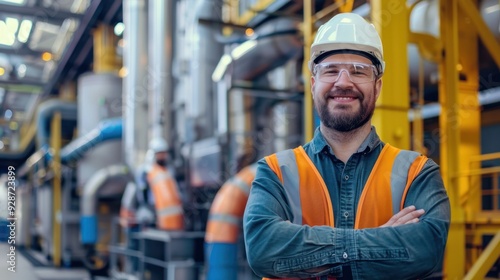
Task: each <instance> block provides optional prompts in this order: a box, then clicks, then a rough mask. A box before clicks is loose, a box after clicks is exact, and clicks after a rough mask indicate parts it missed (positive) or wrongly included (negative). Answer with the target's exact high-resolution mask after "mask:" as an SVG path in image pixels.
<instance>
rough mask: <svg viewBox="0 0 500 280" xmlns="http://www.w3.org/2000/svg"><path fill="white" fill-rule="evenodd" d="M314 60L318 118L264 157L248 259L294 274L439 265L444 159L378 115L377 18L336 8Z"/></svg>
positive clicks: (278, 274) (417, 273) (379, 272)
mask: <svg viewBox="0 0 500 280" xmlns="http://www.w3.org/2000/svg"><path fill="white" fill-rule="evenodd" d="M391 67H396V66H393V65H391ZM309 68H310V70H311V73H312V77H311V89H312V95H313V100H314V105H315V108H316V110H317V112H318V115H319V117H320V119H321V124H320V126H319V127H318V128H317V129H316V131H315V135H314V138H313V139H312V140H311V141H310V142H309V143H307V144H305V145H304V146H300V147H298V148H296V149H293V150H286V151H281V152H278V153H276V154H273V155H271V156H268V157H265V158H264V159H262V160H260V161H259V163H258V168H257V174H256V178H255V180H254V181H253V184H252V188H251V191H250V196H249V199H248V203H247V206H246V209H245V214H244V221H243V223H244V236H245V245H246V252H247V258H248V261H249V264H250V266H251V268H252V269H253V270H254V271H255V272H256V274H258V275H259V276H262V277H267V278H293V279H297V278H300V279H422V278H424V277H426V276H428V275H430V274H432V273H433V272H436V271H440V270H441V268H442V261H443V255H444V249H445V244H446V240H447V235H448V228H449V224H450V206H449V200H448V196H447V193H446V190H445V188H444V186H443V181H442V178H441V175H440V172H439V167H438V165H437V164H436V163H435V162H434V161H432V160H431V159H427V158H426V157H425V156H422V155H419V154H418V153H416V152H412V151H405V150H400V149H397V148H394V147H392V146H390V145H389V144H387V143H383V142H382V141H381V140H380V139H379V137H378V135H377V133H376V131H375V127H373V126H372V125H371V117H372V115H373V112H374V109H375V102H376V100H377V98H378V97H379V94H380V91H381V88H382V80H381V78H382V75H383V73H384V70H385V62H384V58H383V51H382V43H381V40H380V37H379V35H378V33H377V31H376V30H375V28H374V26H373V25H372V24H370V23H368V22H367V21H365V19H363V18H362V17H360V16H359V15H356V14H352V13H341V14H338V15H336V16H335V17H333V18H332V19H330V20H329V21H328V22H327V23H325V24H324V25H322V26H321V27H320V28H319V30H318V32H317V35H316V38H315V40H314V42H313V44H312V46H311V57H310V61H309ZM406 70H407V69H402V71H406ZM393 71H397V70H393ZM402 94H407V93H406V92H403V93H402Z"/></svg>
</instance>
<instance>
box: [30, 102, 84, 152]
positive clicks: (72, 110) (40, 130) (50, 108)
mask: <svg viewBox="0 0 500 280" xmlns="http://www.w3.org/2000/svg"><path fill="white" fill-rule="evenodd" d="M56 112H60V113H61V118H62V119H63V120H76V119H77V104H76V103H74V102H68V101H62V100H58V99H51V100H47V101H45V102H43V103H41V104H40V105H39V106H38V110H37V117H36V118H37V119H36V122H37V133H36V140H37V145H38V148H41V147H48V146H49V136H50V121H51V120H52V116H53V115H54V113H56Z"/></svg>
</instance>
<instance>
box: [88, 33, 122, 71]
mask: <svg viewBox="0 0 500 280" xmlns="http://www.w3.org/2000/svg"><path fill="white" fill-rule="evenodd" d="M93 38H94V72H95V73H106V72H117V71H118V66H117V63H116V60H117V59H116V52H115V41H116V36H115V34H114V31H113V28H112V27H111V26H109V25H105V24H100V25H99V26H98V27H97V28H96V29H95V30H94V33H93Z"/></svg>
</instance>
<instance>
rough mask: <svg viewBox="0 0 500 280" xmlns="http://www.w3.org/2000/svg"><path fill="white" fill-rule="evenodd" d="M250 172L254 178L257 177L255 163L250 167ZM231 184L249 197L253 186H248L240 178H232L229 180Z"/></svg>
mask: <svg viewBox="0 0 500 280" xmlns="http://www.w3.org/2000/svg"><path fill="white" fill-rule="evenodd" d="M248 168H249V169H250V172H252V175H253V177H255V173H256V172H257V164H256V163H254V164H252V165H250V166H248ZM252 181H253V180H252ZM229 183H231V184H234V185H235V186H236V187H237V188H238V189H240V190H242V191H243V192H244V193H245V194H246V195H247V196H248V194H249V193H250V188H251V187H252V186H251V185H249V184H247V183H246V182H245V181H243V180H241V179H240V178H239V177H236V176H234V177H232V178H231V179H229Z"/></svg>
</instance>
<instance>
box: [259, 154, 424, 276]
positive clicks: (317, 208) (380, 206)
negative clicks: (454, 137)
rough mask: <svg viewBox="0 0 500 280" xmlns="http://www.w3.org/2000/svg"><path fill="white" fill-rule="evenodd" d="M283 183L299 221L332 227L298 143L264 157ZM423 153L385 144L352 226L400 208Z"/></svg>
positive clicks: (319, 181) (324, 193) (322, 188)
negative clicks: (291, 147) (290, 147)
mask: <svg viewBox="0 0 500 280" xmlns="http://www.w3.org/2000/svg"><path fill="white" fill-rule="evenodd" d="M265 160H266V162H267V164H268V165H269V167H270V168H271V169H272V170H273V171H274V173H276V175H277V176H278V178H279V179H280V181H281V182H282V184H283V187H284V190H285V193H286V195H287V197H288V201H289V203H290V204H292V205H291V209H293V211H294V213H293V216H294V217H293V221H290V222H293V223H295V224H299V225H310V226H316V225H328V226H331V227H334V225H335V223H334V215H333V206H332V202H331V200H330V195H329V192H328V188H327V187H326V184H325V182H324V180H323V178H322V177H321V175H320V174H319V171H318V170H317V169H316V167H315V166H314V164H313V162H312V161H311V159H310V158H309V156H308V155H307V153H306V152H305V150H304V148H303V147H302V146H300V147H298V148H295V149H293V150H285V151H282V152H278V153H276V154H273V155H271V156H267V157H265ZM426 161H427V157H425V156H423V155H419V154H418V153H416V152H413V151H406V150H400V149H398V148H395V147H392V146H391V145H389V144H385V146H384V148H383V149H382V151H381V153H380V155H379V157H378V159H377V161H376V162H375V165H374V166H373V169H372V171H371V173H370V175H369V177H368V180H367V181H366V183H365V186H364V188H363V192H362V193H361V197H360V199H359V203H358V207H357V211H356V219H355V225H354V228H355V229H361V228H373V227H379V226H381V225H383V224H385V223H386V222H387V221H389V219H390V218H391V217H392V216H393V215H395V214H396V213H398V212H399V211H401V210H402V209H403V206H404V201H405V198H406V194H407V192H408V190H409V188H410V185H411V183H412V182H413V180H414V179H415V177H416V176H417V175H418V173H419V172H420V171H421V170H422V167H423V166H424V164H425V162H426ZM264 279H267V278H264Z"/></svg>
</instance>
